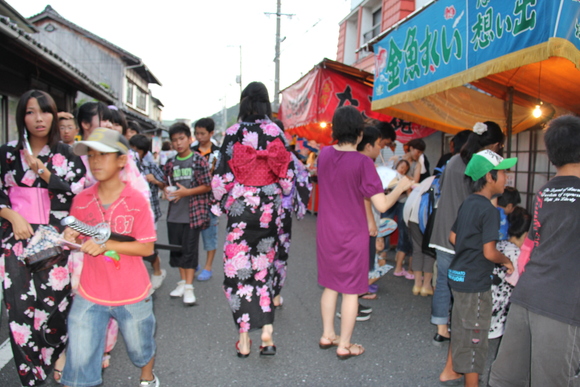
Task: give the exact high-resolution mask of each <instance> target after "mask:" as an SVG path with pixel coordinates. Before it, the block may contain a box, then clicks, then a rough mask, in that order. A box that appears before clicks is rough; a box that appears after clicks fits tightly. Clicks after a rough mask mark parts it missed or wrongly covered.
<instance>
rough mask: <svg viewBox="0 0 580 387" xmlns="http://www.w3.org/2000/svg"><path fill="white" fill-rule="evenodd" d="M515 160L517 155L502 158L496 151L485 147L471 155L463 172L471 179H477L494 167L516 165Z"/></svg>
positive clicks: (503, 167)
mask: <svg viewBox="0 0 580 387" xmlns="http://www.w3.org/2000/svg"><path fill="white" fill-rule="evenodd" d="M517 162H518V158H517V157H512V158H509V159H504V158H503V157H501V156H500V155H498V154H497V153H495V152H493V151H490V150H489V149H486V150H482V151H481V152H477V153H476V154H474V155H473V157H472V158H471V160H470V161H469V163H468V164H467V167H466V168H465V174H466V175H467V176H469V177H471V179H472V180H473V181H477V180H479V179H481V178H482V177H484V176H485V174H486V173H488V172H491V171H492V170H494V169H496V170H499V169H509V168H511V167H513V166H514V165H516V163H517Z"/></svg>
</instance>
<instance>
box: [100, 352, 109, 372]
mask: <svg viewBox="0 0 580 387" xmlns="http://www.w3.org/2000/svg"><path fill="white" fill-rule="evenodd" d="M110 361H111V353H110V352H105V353H104V354H103V363H102V367H103V369H105V368H109V365H110Z"/></svg>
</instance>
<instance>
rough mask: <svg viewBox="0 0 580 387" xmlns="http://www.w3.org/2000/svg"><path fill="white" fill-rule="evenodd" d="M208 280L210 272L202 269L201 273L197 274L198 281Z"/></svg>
mask: <svg viewBox="0 0 580 387" xmlns="http://www.w3.org/2000/svg"><path fill="white" fill-rule="evenodd" d="M210 278H211V270H205V269H203V271H202V272H201V273H199V275H198V276H197V280H198V281H207V280H209V279H210Z"/></svg>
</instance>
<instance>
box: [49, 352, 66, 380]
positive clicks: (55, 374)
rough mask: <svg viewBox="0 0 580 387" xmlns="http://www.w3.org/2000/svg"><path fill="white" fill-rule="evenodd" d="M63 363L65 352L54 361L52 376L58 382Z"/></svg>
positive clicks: (64, 361) (64, 362)
mask: <svg viewBox="0 0 580 387" xmlns="http://www.w3.org/2000/svg"><path fill="white" fill-rule="evenodd" d="M65 364H66V353H65V352H63V353H61V354H60V356H59V357H58V359H57V360H56V361H55V362H54V371H53V374H52V377H53V378H54V380H55V381H56V382H60V379H61V378H62V369H63V368H64V365H65Z"/></svg>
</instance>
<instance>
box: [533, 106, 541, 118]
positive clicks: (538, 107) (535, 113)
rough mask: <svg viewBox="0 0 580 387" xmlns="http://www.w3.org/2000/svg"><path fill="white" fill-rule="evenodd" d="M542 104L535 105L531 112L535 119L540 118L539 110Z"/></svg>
mask: <svg viewBox="0 0 580 387" xmlns="http://www.w3.org/2000/svg"><path fill="white" fill-rule="evenodd" d="M541 105H542V103H541V102H540V104H539V105H536V107H535V108H534V111H533V112H532V115H533V116H534V117H535V118H540V117H541V116H542V108H541Z"/></svg>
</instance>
